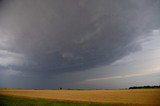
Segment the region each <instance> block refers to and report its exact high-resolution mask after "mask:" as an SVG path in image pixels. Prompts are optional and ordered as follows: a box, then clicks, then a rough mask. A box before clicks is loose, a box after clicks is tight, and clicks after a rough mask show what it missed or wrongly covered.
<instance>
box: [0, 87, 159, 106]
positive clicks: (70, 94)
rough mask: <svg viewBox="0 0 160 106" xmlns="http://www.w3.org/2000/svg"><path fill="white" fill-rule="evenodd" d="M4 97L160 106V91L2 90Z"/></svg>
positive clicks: (0, 92) (0, 91)
mask: <svg viewBox="0 0 160 106" xmlns="http://www.w3.org/2000/svg"><path fill="white" fill-rule="evenodd" d="M0 94H2V95H11V96H20V97H27V98H37V99H49V100H59V101H73V102H74V101H77V102H97V103H116V104H117V103H122V104H148V105H149V104H150V105H159V106H160V89H136V90H15V89H8V90H0Z"/></svg>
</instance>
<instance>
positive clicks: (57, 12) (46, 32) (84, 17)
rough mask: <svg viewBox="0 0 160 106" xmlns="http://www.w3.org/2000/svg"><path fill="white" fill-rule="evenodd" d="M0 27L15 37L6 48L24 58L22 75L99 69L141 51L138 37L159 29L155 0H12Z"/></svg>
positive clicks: (3, 14)
mask: <svg viewBox="0 0 160 106" xmlns="http://www.w3.org/2000/svg"><path fill="white" fill-rule="evenodd" d="M6 3H8V5H6V6H5V7H4V8H3V9H2V10H3V11H2V12H1V13H0V15H1V16H0V28H1V29H3V30H4V31H6V32H9V33H11V34H12V36H14V39H12V41H11V42H10V44H11V45H12V46H10V47H7V48H6V49H7V50H9V51H12V52H15V53H21V54H24V55H25V56H26V57H27V59H28V60H27V61H28V62H27V63H25V64H23V65H21V66H14V65H13V66H11V67H12V68H13V69H15V70H21V71H24V72H42V74H43V73H44V72H45V73H46V74H50V73H63V72H72V71H82V70H87V69H90V68H94V67H99V66H103V65H109V64H111V63H113V62H114V61H115V60H118V59H120V58H122V57H123V56H126V55H128V54H129V53H131V52H136V51H137V50H140V49H141V47H140V45H139V44H138V42H137V38H138V37H141V35H143V34H142V33H144V32H146V31H149V30H151V29H154V28H159V25H160V23H159V19H160V16H159V14H158V12H159V10H160V8H159V5H160V2H159V1H158V0H141V1H139V0H123V1H120V0H89V1H88V0H81V1H76V0H67V1H65V0H13V1H8V2H6ZM6 36H8V37H9V35H6Z"/></svg>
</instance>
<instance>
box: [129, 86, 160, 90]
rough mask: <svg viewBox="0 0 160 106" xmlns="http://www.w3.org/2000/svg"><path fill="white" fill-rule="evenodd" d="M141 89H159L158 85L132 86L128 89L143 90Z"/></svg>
mask: <svg viewBox="0 0 160 106" xmlns="http://www.w3.org/2000/svg"><path fill="white" fill-rule="evenodd" d="M143 88H160V85H159V86H155V85H154V86H149V85H147V86H133V87H129V89H143Z"/></svg>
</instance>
